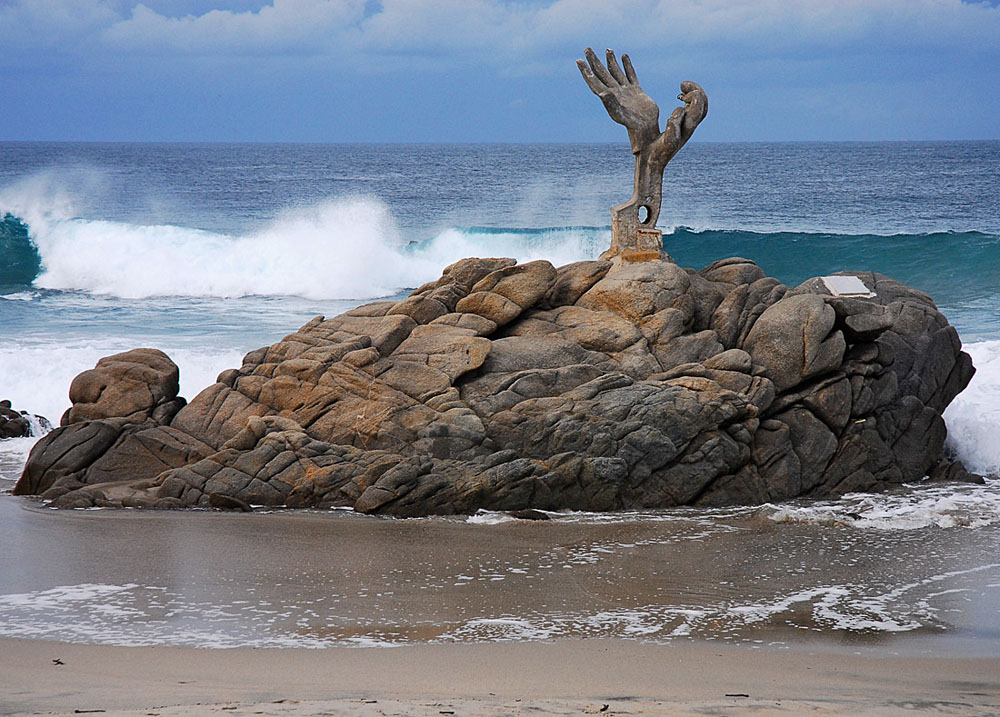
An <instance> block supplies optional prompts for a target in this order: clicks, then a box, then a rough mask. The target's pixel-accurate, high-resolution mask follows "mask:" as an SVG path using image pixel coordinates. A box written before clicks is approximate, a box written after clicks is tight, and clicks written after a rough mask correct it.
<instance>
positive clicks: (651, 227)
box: [576, 47, 708, 256]
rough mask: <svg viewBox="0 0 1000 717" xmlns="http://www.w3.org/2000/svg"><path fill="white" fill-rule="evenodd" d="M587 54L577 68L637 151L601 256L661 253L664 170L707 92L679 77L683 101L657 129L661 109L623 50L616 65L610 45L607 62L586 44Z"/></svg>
mask: <svg viewBox="0 0 1000 717" xmlns="http://www.w3.org/2000/svg"><path fill="white" fill-rule="evenodd" d="M585 54H586V56H587V61H586V62H584V61H583V60H577V61H576V64H577V66H578V67H579V68H580V73H581V74H582V75H583V79H584V81H586V83H587V86H588V87H590V89H591V90H592V91H593V92H594V94H595V95H597V96H598V97H600V98H601V102H603V103H604V108H605V109H606V110H607V111H608V114H609V115H610V116H611V119H613V120H614V121H615V122H617V123H618V124H621V125H624V126H625V128H626V129H627V130H628V138H629V143H630V144H631V146H632V154H634V155H635V182H634V187H633V192H632V197H631V199H629V200H628V201H627V202H624V203H623V204H619V205H617V206H615V207H612V209H611V248H610V249H609V250H608V251H607V252H605V253H604V256H615V255H618V254H621V253H622V252H623V251H626V250H638V251H644V252H648V251H656V252H661V251H662V249H663V236H662V234H661V233H660V232H659V231H658V230H657V229H656V220H657V219H658V218H659V216H660V203H661V200H662V198H663V169H664V167H666V166H667V162H669V161H670V160H671V159H672V158H673V156H674V155H675V154H677V152H678V151H679V150H680V148H681V147H683V146H684V144H685V143H686V142H687V141H688V139H690V137H691V135H692V134H694V130H695V128H696V127H697V126H698V124H699V123H700V122H701V121H702V120H703V119H705V115H706V114H708V96H707V95H706V94H705V91H704V90H703V89H702V88H701V86H700V85H698V84H697V83H696V82H690V81H685V82H682V83H681V93H680V94H679V95H678V96H677V99H679V100H681V101H682V102H683V103H684V106H683V107H678V108H676V109H675V110H674V111H673V112H672V113H671V114H670V118H669V119H668V120H667V125H666V128H665V129H664V130H663V131H662V132H661V131H660V108H659V107H658V106H657V104H656V102H654V101H653V100H652V98H650V96H649V95H647V94H646V93H645V92H644V91H643V89H642V87H641V86H640V85H639V80H638V78H637V77H636V74H635V68H634V67H632V61H631V60H630V59H629V56H628V55H622V64H621V65H619V64H618V59H617V58H616V57H615V53H614V51H612V50H608V51H607V55H606V57H607V66H606V67H605V65H604V64H602V63H601V61H600V59H598V57H597V55H595V54H594V51H593V50H591V49H590V48H589V47H588V48H587V49H586V51H585Z"/></svg>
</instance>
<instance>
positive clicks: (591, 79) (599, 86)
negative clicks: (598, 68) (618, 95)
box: [576, 60, 608, 95]
mask: <svg viewBox="0 0 1000 717" xmlns="http://www.w3.org/2000/svg"><path fill="white" fill-rule="evenodd" d="M576 66H577V67H579V68H580V74H581V75H583V81H584V82H586V83H587V87H589V88H590V91H591V92H593V93H594V94H595V95H600V94H601V93H602V92H606V91H607V89H608V88H607V85H605V84H604V83H603V82H601V81H600V80H599V79H597V78H596V77H595V76H594V73H593V72H591V71H590V68H589V67H587V63H586V62H584V61H583V60H577V61H576Z"/></svg>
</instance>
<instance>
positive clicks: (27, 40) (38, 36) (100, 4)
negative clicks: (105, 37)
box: [0, 0, 118, 57]
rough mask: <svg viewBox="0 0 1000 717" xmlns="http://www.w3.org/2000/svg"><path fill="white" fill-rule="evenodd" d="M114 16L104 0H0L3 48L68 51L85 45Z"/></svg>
mask: <svg viewBox="0 0 1000 717" xmlns="http://www.w3.org/2000/svg"><path fill="white" fill-rule="evenodd" d="M117 19H118V14H117V13H116V12H115V10H114V9H113V8H112V6H111V5H110V4H109V3H108V2H105V1H104V0H20V1H19V0H14V2H0V33H2V36H3V50H2V51H0V57H2V56H3V55H4V54H7V52H9V51H11V50H17V51H20V50H24V49H30V50H38V49H47V50H53V49H56V50H60V51H68V50H72V49H79V48H81V47H86V45H88V44H89V43H90V42H92V39H93V36H94V35H95V34H96V33H99V32H101V31H102V30H103V29H104V28H106V27H107V26H108V25H109V24H111V23H113V22H114V21H116V20H117Z"/></svg>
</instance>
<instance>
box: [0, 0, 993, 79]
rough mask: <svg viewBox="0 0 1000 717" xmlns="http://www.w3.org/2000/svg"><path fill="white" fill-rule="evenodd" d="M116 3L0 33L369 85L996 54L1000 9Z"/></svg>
mask: <svg viewBox="0 0 1000 717" xmlns="http://www.w3.org/2000/svg"><path fill="white" fill-rule="evenodd" d="M147 1H148V2H152V0H147ZM113 2H114V3H115V5H114V6H112V5H111V4H109V1H108V0H8V2H7V3H6V4H4V3H2V2H0V27H3V28H5V29H6V30H7V31H5V33H4V36H5V41H8V42H9V39H10V38H11V37H12V36H13V37H15V38H17V37H22V38H31V40H32V41H34V42H36V43H37V44H41V45H42V46H45V44H46V43H48V44H49V45H51V46H60V47H64V48H65V47H73V46H78V45H87V46H88V51H91V52H100V51H101V50H102V49H103V50H107V51H110V52H113V53H114V54H115V55H117V56H121V55H122V54H128V53H134V54H154V55H160V56H170V55H187V56H191V55H198V56H200V55H227V54H228V55H267V54H290V53H292V54H298V55H314V56H318V57H330V58H334V59H335V60H340V59H341V58H343V62H344V63H345V64H347V65H349V64H350V63H352V62H360V63H363V64H365V65H366V68H365V69H367V70H369V71H371V70H372V69H376V70H377V69H378V66H379V62H380V58H399V57H403V56H421V57H423V58H425V60H427V61H431V62H433V61H434V60H435V58H437V59H438V60H440V63H439V64H442V65H443V64H462V63H465V64H468V63H480V62H485V63H488V64H497V65H504V66H505V67H506V69H507V70H508V71H515V68H514V65H516V64H517V62H518V61H520V62H523V63H524V64H523V66H524V67H526V68H541V67H543V66H544V64H545V63H544V62H543V61H544V60H546V59H549V60H551V59H555V58H558V60H559V62H563V61H564V60H565V55H566V54H567V53H568V52H572V53H573V54H575V55H576V56H579V54H580V53H581V51H582V49H583V46H584V45H587V44H593V45H595V47H603V46H606V45H611V46H613V47H615V49H617V50H619V51H628V52H633V53H638V52H639V51H642V52H643V53H644V54H645V57H646V58H647V60H646V61H647V62H650V63H653V64H655V63H656V62H657V61H658V60H657V58H665V57H677V56H679V55H692V54H696V55H697V54H701V55H703V56H704V57H705V58H710V57H726V58H728V59H730V60H733V61H741V60H743V59H746V58H758V57H778V58H780V57H805V56H823V55H831V54H836V53H838V52H859V51H860V52H865V51H876V50H883V51H884V50H886V49H887V48H892V49H895V50H898V51H902V52H920V51H922V50H926V49H933V48H940V47H950V48H954V49H955V51H960V52H983V51H985V52H989V53H994V52H996V49H997V47H998V45H1000V8H996V7H992V6H990V5H987V4H969V3H964V2H961V0H838V1H836V2H831V1H830V0H801V1H799V2H788V0H534V1H529V0H525V1H521V2H512V1H509V0H382V2H381V3H380V5H376V6H375V8H376V10H375V12H371V9H372V6H371V4H370V3H366V2H365V0H273V1H272V2H270V3H269V4H267V5H264V6H263V7H261V8H260V9H258V10H252V11H242V12H241V11H234V10H227V9H210V8H211V7H212V6H213V3H212V2H210V1H209V0H206V2H205V3H203V4H202V7H204V8H206V9H205V10H204V11H203V12H201V13H200V14H192V15H186V16H183V17H174V16H168V15H165V14H162V13H160V12H157V11H156V10H153V9H151V8H150V7H148V6H147V5H145V4H141V3H137V4H134V5H132V4H131V3H130V2H129V1H128V0H113ZM194 4H195V0H190V1H189V3H188V5H187V6H193V5H194ZM228 4H230V5H232V3H231V2H229V3H228ZM366 6H368V9H369V15H368V16H367V17H366V14H365V8H366ZM115 7H117V8H118V10H119V11H120V12H116V11H115ZM37 44H36V46H37ZM2 52H3V50H0V53H2ZM390 64H391V65H392V66H393V67H396V66H398V63H396V62H395V61H392V62H390ZM424 66H425V67H426V64H425V65H424Z"/></svg>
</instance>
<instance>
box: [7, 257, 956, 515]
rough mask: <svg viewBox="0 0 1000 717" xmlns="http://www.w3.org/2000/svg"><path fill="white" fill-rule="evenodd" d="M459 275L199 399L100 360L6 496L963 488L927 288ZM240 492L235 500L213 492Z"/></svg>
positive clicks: (351, 499) (613, 267)
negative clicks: (839, 289)
mask: <svg viewBox="0 0 1000 717" xmlns="http://www.w3.org/2000/svg"><path fill="white" fill-rule="evenodd" d="M632 258H633V259H641V260H639V261H632V260H630V257H629V255H627V254H626V255H623V256H621V257H618V258H616V259H614V260H613V261H594V262H578V263H575V264H570V265H568V266H564V267H561V268H558V269H556V268H554V267H552V266H551V265H550V264H549V263H548V262H544V261H539V262H531V263H528V264H522V265H518V264H516V263H515V262H514V260H512V259H465V260H463V261H460V262H457V263H456V264H453V265H452V266H450V267H448V268H447V269H445V271H444V274H443V276H442V277H441V278H440V279H438V280H437V281H434V282H430V283H428V284H426V285H425V286H422V287H420V288H419V289H417V290H416V291H415V292H413V294H412V295H411V296H410V297H408V298H407V299H404V300H403V301H399V302H377V303H374V304H368V305H365V306H361V307H358V308H357V309H354V310H352V311H349V312H347V313H345V314H343V315H341V316H338V317H336V318H333V319H325V318H323V317H317V318H315V319H313V320H312V321H310V322H309V323H307V324H306V325H305V326H303V327H302V328H300V329H299V330H298V331H297V332H295V333H293V334H291V335H289V336H287V337H286V338H285V339H283V340H282V341H279V342H278V343H276V344H274V345H272V346H267V347H264V348H261V349H257V350H256V351H252V352H251V353H249V354H247V356H246V357H245V359H244V362H243V365H242V367H240V368H238V369H230V370H227V371H224V372H223V373H222V374H220V376H219V379H218V382H217V383H216V384H214V385H212V386H209V387H208V388H206V389H205V390H204V391H202V392H201V393H200V394H198V395H197V396H196V397H195V398H194V399H193V400H192V401H191V402H190V403H189V404H187V405H184V400H183V399H181V398H179V397H178V396H177V374H176V367H175V366H174V365H173V363H172V362H170V360H169V359H168V358H167V357H166V356H165V355H163V354H162V353H160V352H158V351H154V350H152V349H139V350H136V351H131V352H127V353H126V354H119V355H118V356H114V357H109V358H107V359H102V361H101V362H99V363H98V366H97V367H95V369H94V370H92V371H89V372H85V373H84V374H81V376H80V377H78V378H77V379H76V380H75V381H74V382H73V389H72V391H71V394H72V398H73V401H74V404H73V408H72V409H70V411H68V412H67V415H66V416H65V417H64V420H63V426H62V427H61V428H59V429H57V430H56V431H54V432H53V433H52V434H50V435H49V436H47V437H46V438H45V439H43V441H40V442H39V444H38V445H37V446H36V447H35V449H34V451H33V452H32V454H31V457H30V458H29V460H28V464H27V466H26V468H25V472H24V475H23V476H22V478H21V481H20V482H19V483H18V485H17V488H16V492H18V493H23V494H41V495H42V496H43V497H46V498H50V499H52V500H53V501H54V503H53V504H54V505H56V506H63V507H78V506H87V505H110V506H115V505H117V506H130V505H131V506H135V507H153V508H176V507H184V506H187V507H220V508H230V509H232V508H234V507H235V508H236V509H241V508H240V506H243V505H245V506H247V507H249V506H250V505H266V506H288V507H321V508H325V507H335V506H346V507H352V508H354V510H357V511H361V512H366V513H382V514H389V515H398V516H417V515H428V514H450V513H472V512H475V511H476V510H478V509H488V510H500V511H524V510H559V509H572V510H597V511H608V510H622V509H635V508H654V507H667V506H674V505H684V504H696V505H723V504H734V503H739V504H749V503H760V502H764V501H776V500H785V499H788V498H793V497H797V496H806V497H828V496H836V495H840V494H843V493H845V492H849V491H873V490H881V489H884V488H886V487H888V486H891V485H893V484H898V483H902V482H905V481H912V480H916V479H919V478H921V477H923V476H925V475H928V474H932V475H933V476H935V477H944V478H948V477H952V478H954V477H961V476H963V475H966V472H965V470H964V468H963V467H961V465H960V464H952V463H949V462H948V461H947V460H946V459H945V458H944V456H943V453H942V449H943V445H944V439H945V425H944V421H943V420H942V418H941V413H942V412H943V410H944V408H945V407H946V406H947V405H948V403H949V402H950V401H951V400H952V399H953V398H954V397H955V395H957V394H958V392H959V391H961V390H962V389H963V388H964V387H965V386H966V385H967V384H968V382H969V380H970V379H971V377H972V374H973V372H974V369H973V368H972V362H971V360H970V358H969V356H968V355H967V354H965V353H964V352H962V350H961V344H960V342H959V340H958V335H957V333H956V332H955V329H954V328H952V327H951V326H950V325H949V324H948V322H947V320H946V319H945V318H944V316H942V315H941V313H940V312H938V310H937V308H936V307H935V305H934V302H933V301H932V300H931V299H930V297H928V296H927V295H925V294H923V293H921V292H919V291H916V290H914V289H911V288H909V287H906V286H904V285H902V284H900V283H898V282H896V281H893V280H892V279H889V278H887V277H885V276H882V275H880V274H874V273H870V272H852V275H853V276H856V277H858V278H859V279H860V280H861V281H862V282H863V283H864V284H865V286H866V287H867V288H868V289H869V290H870V291H871V293H872V294H873V296H871V297H857V296H853V297H851V296H833V295H831V294H830V292H829V290H828V289H827V288H826V285H825V284H824V283H823V282H821V281H819V280H810V281H807V282H805V283H804V284H802V285H800V286H799V287H796V288H789V287H786V286H784V285H783V284H781V283H780V282H778V281H777V280H775V279H772V278H769V277H767V276H765V275H764V272H763V271H762V270H761V269H760V267H758V266H757V265H756V264H754V263H753V262H750V261H748V260H746V259H740V258H732V259H726V260H723V261H719V262H715V263H714V264H712V265H711V266H709V267H707V268H705V269H703V270H702V271H700V272H695V271H693V270H690V269H682V268H680V267H678V266H677V265H676V264H674V263H673V262H672V261H670V260H669V258H667V259H657V258H652V259H650V257H647V256H646V255H642V256H638V255H637V256H635V257H632ZM230 498H231V499H232V502H229V501H228V500H227V499H230Z"/></svg>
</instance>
